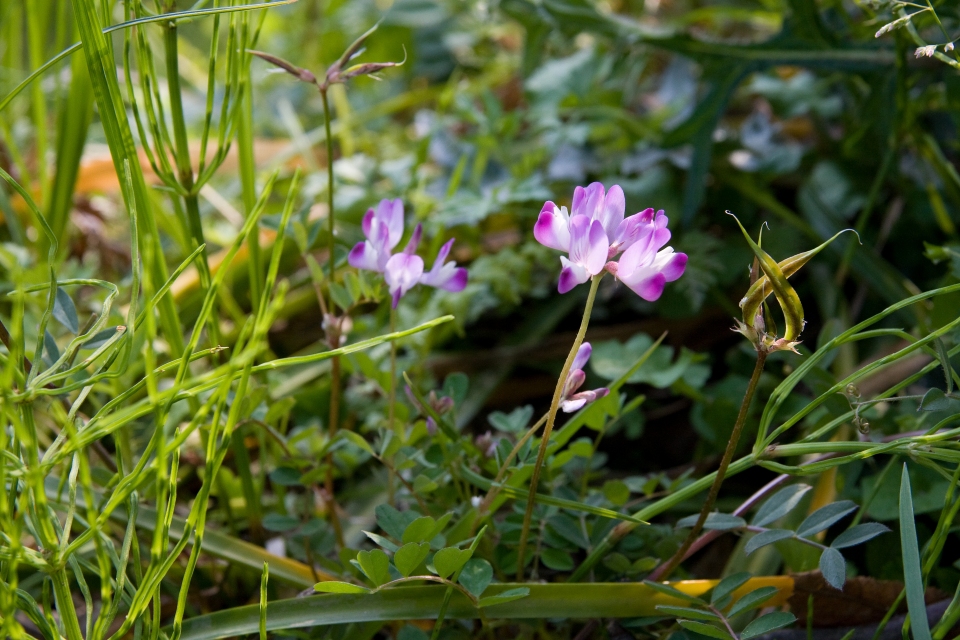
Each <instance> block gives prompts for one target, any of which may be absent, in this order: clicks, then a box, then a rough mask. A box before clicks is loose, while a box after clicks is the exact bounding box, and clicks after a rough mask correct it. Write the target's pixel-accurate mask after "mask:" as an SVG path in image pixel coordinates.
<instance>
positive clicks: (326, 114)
mask: <svg viewBox="0 0 960 640" xmlns="http://www.w3.org/2000/svg"><path fill="white" fill-rule="evenodd" d="M320 97H321V98H323V126H324V129H325V130H326V134H327V136H326V138H327V139H326V143H327V235H328V236H329V237H328V238H327V251H328V252H329V254H330V255H329V257H328V260H329V262H330V283H331V284H332V283H333V279H334V276H335V275H336V268H337V259H336V256H335V255H334V252H333V249H334V244H335V242H334V237H333V222H334V216H333V137H332V136H331V134H330V103H329V101H328V100H327V90H326V89H321V90H320ZM335 308H336V307H335V303H334V301H333V291H332V290H331V291H330V312H331V313H333V310H334V309H335Z"/></svg>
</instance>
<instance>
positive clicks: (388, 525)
mask: <svg viewBox="0 0 960 640" xmlns="http://www.w3.org/2000/svg"><path fill="white" fill-rule="evenodd" d="M374 513H375V514H376V516H377V525H378V526H379V527H380V528H381V529H383V530H384V531H386V532H387V534H388V535H389V536H390V537H392V538H394V539H395V540H402V539H403V532H404V531H405V530H406V528H407V525H409V524H410V523H411V522H413V521H414V520H416V519H417V518H418V517H420V514H418V513H417V512H415V511H403V512H401V511H398V510H397V509H395V508H393V507H392V506H390V505H389V504H381V505H377V508H376V509H375V510H374Z"/></svg>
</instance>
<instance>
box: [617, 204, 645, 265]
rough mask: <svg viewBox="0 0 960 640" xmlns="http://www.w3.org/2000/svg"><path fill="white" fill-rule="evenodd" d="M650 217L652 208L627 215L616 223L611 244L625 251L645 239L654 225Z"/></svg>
mask: <svg viewBox="0 0 960 640" xmlns="http://www.w3.org/2000/svg"><path fill="white" fill-rule="evenodd" d="M652 219H653V209H646V210H645V211H641V212H640V213H635V214H633V215H632V216H630V217H628V218H627V219H625V220H624V221H623V222H621V223H620V224H619V225H617V231H616V233H615V234H614V235H613V245H614V246H615V247H616V248H617V249H618V250H620V251H626V249H627V248H628V247H630V246H631V245H632V244H634V243H635V242H640V241H641V240H643V239H645V238H646V237H647V236H649V235H650V234H651V233H653V230H654V227H653V225H652V224H650V222H651V220H652ZM610 257H611V258H612V257H613V256H610Z"/></svg>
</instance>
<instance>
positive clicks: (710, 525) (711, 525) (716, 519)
mask: <svg viewBox="0 0 960 640" xmlns="http://www.w3.org/2000/svg"><path fill="white" fill-rule="evenodd" d="M699 517H700V515H699V514H694V515H692V516H687V517H686V518H681V519H680V520H678V521H677V528H678V529H683V528H687V527H692V526H693V525H695V524H696V523H697V518H699ZM745 526H747V521H746V520H744V519H743V518H741V517H739V516H735V515H731V514H729V513H710V514H708V515H707V519H706V520H705V521H704V523H703V528H704V529H713V530H715V531H727V530H730V529H741V528H743V527H745Z"/></svg>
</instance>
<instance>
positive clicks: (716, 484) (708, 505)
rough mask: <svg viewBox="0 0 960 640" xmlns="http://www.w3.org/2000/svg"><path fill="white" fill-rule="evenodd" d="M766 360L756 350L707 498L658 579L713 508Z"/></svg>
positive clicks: (683, 551) (678, 558) (684, 550)
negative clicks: (693, 523)
mask: <svg viewBox="0 0 960 640" xmlns="http://www.w3.org/2000/svg"><path fill="white" fill-rule="evenodd" d="M766 361H767V352H766V351H758V352H757V364H756V365H755V366H754V368H753V375H752V376H750V383H749V384H748V385H747V392H746V394H744V396H743V402H741V403H740V413H738V414H737V422H736V423H735V424H734V425H733V433H732V434H730V441H729V442H727V449H726V451H724V452H723V459H722V460H721V461H720V468H719V469H717V475H716V476H715V477H714V479H713V485H711V487H710V493H709V494H707V499H706V501H705V502H704V503H703V507H702V508H701V509H700V515H699V517H697V523H696V524H695V525H693V529H691V530H690V533H688V534H687V539H686V540H684V541H683V544H682V545H680V548H679V549H678V550H677V552H676V553H675V554H673V557H672V558H670V561H669V562H668V563H667V566H666V568H664V570H663V572H662V573H661V574H660V576H659V578H660V580H666V579H667V578H669V577H670V574H671V573H673V571H674V569H676V568H677V566H678V565H679V564H680V563H681V562H683V559H684V557H686V554H687V551H689V549H690V547H691V546H693V543H694V542H696V540H697V536H699V535H700V532H701V531H702V530H703V523H704V522H706V521H707V516H708V515H710V510H711V509H713V504H714V503H715V502H716V501H717V495H718V494H719V493H720V485H722V484H723V479H724V477H725V476H726V474H727V467H729V466H730V461H731V460H733V454H734V453H736V451H737V443H738V442H739V441H740V434H741V433H742V432H743V425H744V424H745V423H746V421H747V412H748V411H749V409H750V402H751V401H752V400H753V394H754V393H755V392H756V390H757V383H758V382H759V381H760V374H761V373H763V365H764V363H766Z"/></svg>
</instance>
